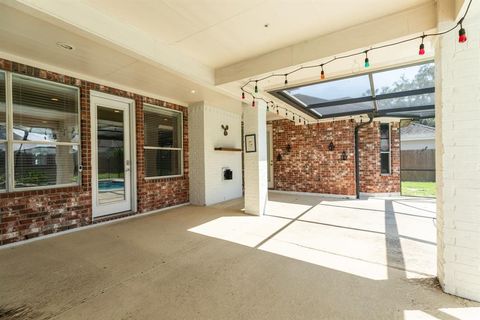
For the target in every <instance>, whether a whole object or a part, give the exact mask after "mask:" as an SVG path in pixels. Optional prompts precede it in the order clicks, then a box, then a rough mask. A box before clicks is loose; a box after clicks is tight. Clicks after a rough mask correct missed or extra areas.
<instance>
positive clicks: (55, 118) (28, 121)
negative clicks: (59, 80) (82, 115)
mask: <svg viewBox="0 0 480 320" xmlns="http://www.w3.org/2000/svg"><path fill="white" fill-rule="evenodd" d="M12 91H13V92H12V94H13V126H14V129H13V134H14V139H15V140H25V141H50V142H77V143H79V142H80V136H79V129H78V90H77V89H76V88H72V87H66V86H62V85H58V84H55V83H53V82H46V81H39V80H36V79H32V78H29V77H25V76H21V75H13V76H12ZM0 121H1V120H0Z"/></svg>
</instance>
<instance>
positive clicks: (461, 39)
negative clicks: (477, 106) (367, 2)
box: [240, 0, 472, 123]
mask: <svg viewBox="0 0 480 320" xmlns="http://www.w3.org/2000/svg"><path fill="white" fill-rule="evenodd" d="M471 4H472V0H470V1H469V3H468V5H467V9H466V10H465V13H464V14H463V17H462V18H461V19H460V20H459V21H458V22H457V23H456V24H455V25H454V26H452V27H451V28H450V29H447V30H445V31H441V32H436V33H428V34H425V33H424V34H422V35H421V36H415V37H411V38H407V39H404V40H399V41H396V42H391V43H387V44H383V45H379V46H372V47H370V49H367V50H364V51H360V52H356V53H350V54H345V55H341V56H335V57H333V58H331V59H330V60H327V61H325V62H323V63H321V64H318V65H310V66H300V67H298V68H296V69H294V70H292V71H290V72H287V73H283V74H278V73H272V74H270V75H267V76H265V77H263V78H261V79H253V80H249V81H248V82H246V83H245V84H244V85H243V86H242V87H241V88H240V89H241V90H242V100H243V99H245V96H246V94H248V95H250V96H251V97H252V98H253V100H252V107H255V99H259V100H262V101H265V102H266V103H267V104H268V103H272V108H276V111H277V114H279V110H280V108H283V109H284V110H285V116H286V117H287V118H288V109H287V108H285V107H279V106H278V105H276V104H275V102H274V101H267V100H265V99H264V98H262V97H255V96H254V94H253V93H251V92H249V91H247V90H246V89H245V87H246V86H247V85H249V84H250V83H252V82H255V88H254V90H255V93H258V82H260V81H263V80H266V79H268V78H272V77H278V76H284V77H285V81H284V84H285V85H288V76H289V75H290V74H292V73H295V72H298V71H301V70H303V69H310V68H317V67H320V68H321V72H320V78H321V79H322V80H324V79H325V70H324V66H326V65H327V64H330V63H333V62H334V61H337V60H341V59H347V58H351V57H355V56H358V55H362V54H365V60H364V66H365V68H368V67H369V66H370V60H369V59H368V52H369V51H373V50H379V49H384V48H387V47H393V46H396V45H400V44H403V43H407V42H411V41H414V40H418V39H420V40H421V44H420V46H419V50H418V54H419V55H424V54H425V45H424V39H425V38H427V37H436V36H441V35H444V34H447V33H450V32H452V31H453V30H455V29H456V28H457V27H459V26H460V29H459V30H458V42H460V43H465V42H466V41H467V32H466V30H465V28H464V27H463V21H464V19H465V17H466V16H467V14H468V11H469V9H470V6H471ZM267 110H269V109H268V105H267ZM319 116H320V117H322V115H319ZM303 120H304V123H306V120H305V119H303ZM299 121H301V119H299Z"/></svg>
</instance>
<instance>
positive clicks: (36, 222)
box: [0, 59, 189, 245]
mask: <svg viewBox="0 0 480 320" xmlns="http://www.w3.org/2000/svg"><path fill="white" fill-rule="evenodd" d="M0 69H2V70H6V71H11V72H15V73H19V74H25V75H28V76H33V77H36V78H41V79H45V80H50V81H54V82H58V83H62V84H67V85H71V86H76V87H78V88H79V89H80V113H81V114H80V118H81V135H82V136H81V139H82V140H81V142H82V145H81V152H82V153H81V158H82V159H81V161H82V164H83V172H82V183H81V186H79V187H68V188H55V189H45V190H36V191H24V192H12V193H4V194H0V245H3V244H7V243H12V242H16V241H21V240H25V239H29V238H33V237H37V236H40V235H46V234H50V233H54V232H59V231H63V230H67V229H72V228H77V227H80V226H84V225H88V224H91V223H92V185H91V178H92V169H91V157H92V150H91V144H90V136H91V131H90V90H95V91H100V92H104V93H108V94H112V95H116V96H121V97H126V98H130V99H133V100H135V105H136V122H137V123H136V135H137V141H136V149H137V192H138V193H137V201H138V210H137V211H138V213H142V212H146V211H151V210H155V209H160V208H163V207H168V206H172V205H177V204H181V203H186V202H188V199H189V194H188V114H187V108H185V107H182V106H178V105H174V104H171V103H167V102H164V101H160V100H156V99H152V98H148V97H144V96H141V95H137V94H135V93H132V92H127V91H123V90H118V89H115V88H111V87H107V86H103V85H100V84H96V83H92V82H89V81H85V80H81V79H77V78H73V77H69V76H66V75H62V74H58V73H55V72H50V71H47V70H42V69H38V68H34V67H31V66H27V65H24V64H19V63H16V62H12V61H8V60H4V59H0ZM143 103H149V104H153V105H158V106H162V107H166V108H171V109H175V110H180V111H182V112H183V114H184V117H183V119H184V124H183V129H184V131H183V144H184V174H183V176H182V177H177V178H166V179H155V180H145V179H144V177H145V174H144V157H143V153H144V152H143V141H144V140H143Z"/></svg>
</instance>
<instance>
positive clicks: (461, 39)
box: [458, 27, 467, 43]
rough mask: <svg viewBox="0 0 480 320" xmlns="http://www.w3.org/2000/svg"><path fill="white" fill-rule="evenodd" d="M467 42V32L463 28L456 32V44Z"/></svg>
mask: <svg viewBox="0 0 480 320" xmlns="http://www.w3.org/2000/svg"><path fill="white" fill-rule="evenodd" d="M466 41H467V32H466V31H465V29H464V28H463V27H461V28H460V30H459V31H458V42H460V43H464V42H466Z"/></svg>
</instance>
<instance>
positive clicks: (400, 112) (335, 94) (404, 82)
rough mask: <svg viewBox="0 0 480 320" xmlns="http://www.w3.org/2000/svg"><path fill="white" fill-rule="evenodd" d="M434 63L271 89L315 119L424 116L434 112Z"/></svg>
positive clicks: (275, 94) (278, 96) (277, 95)
mask: <svg viewBox="0 0 480 320" xmlns="http://www.w3.org/2000/svg"><path fill="white" fill-rule="evenodd" d="M434 69H435V66H434V64H433V62H428V63H423V64H417V65H410V66H404V67H400V68H395V69H389V70H384V71H378V72H372V73H368V74H363V75H358V76H352V77H348V78H343V79H336V80H330V81H322V82H319V83H315V84H310V85H304V86H298V87H294V88H288V89H283V90H277V91H273V92H270V93H271V94H273V95H274V96H276V97H277V98H280V99H281V100H283V101H285V102H287V103H289V104H290V105H292V106H294V107H295V108H297V109H300V110H301V111H304V112H306V113H308V114H310V115H311V116H313V117H314V118H317V119H319V118H331V117H341V116H349V115H357V114H365V113H372V114H374V116H377V117H379V116H389V117H401V118H423V117H431V116H432V115H434V110H435V97H434V92H435V77H434Z"/></svg>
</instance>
